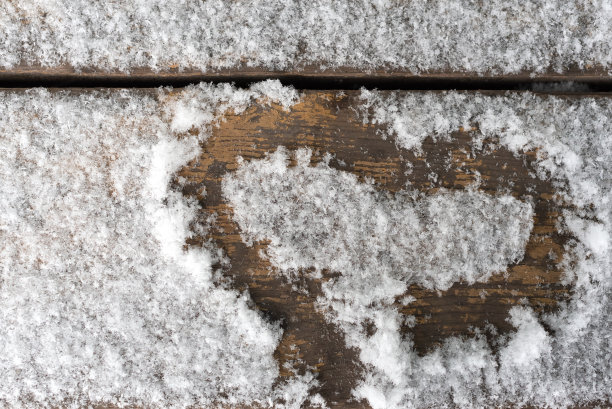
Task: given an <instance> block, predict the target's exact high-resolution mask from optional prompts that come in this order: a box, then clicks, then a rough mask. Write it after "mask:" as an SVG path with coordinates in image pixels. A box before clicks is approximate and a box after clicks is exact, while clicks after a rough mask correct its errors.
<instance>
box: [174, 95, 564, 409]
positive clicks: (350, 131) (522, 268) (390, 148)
mask: <svg viewBox="0 0 612 409" xmlns="http://www.w3.org/2000/svg"><path fill="white" fill-rule="evenodd" d="M357 96H358V93H357V92H351V91H348V92H337V91H306V92H304V94H303V97H302V100H301V102H300V103H298V104H297V105H295V106H294V107H292V109H291V111H290V112H285V111H283V110H282V108H280V107H278V106H272V107H268V106H265V105H263V104H262V105H256V106H253V107H251V108H249V109H248V110H246V112H244V113H242V114H240V115H233V114H231V113H230V114H228V115H226V116H225V119H224V121H223V122H222V123H220V125H219V126H218V127H217V128H215V129H214V131H213V134H212V136H211V137H210V138H209V139H208V141H207V142H206V143H205V144H204V145H203V150H202V153H201V155H200V156H199V157H198V158H197V159H195V160H193V161H192V162H191V163H190V164H189V165H188V166H186V167H185V168H183V169H182V170H181V171H180V172H179V176H181V177H183V178H185V180H186V184H185V185H184V187H183V188H182V189H183V192H184V194H185V195H187V196H191V197H196V198H197V199H198V200H199V201H200V204H201V206H202V211H201V215H200V217H202V218H208V217H209V216H210V215H211V214H213V213H214V214H216V217H217V218H216V223H215V227H214V228H213V229H212V230H211V231H210V233H209V235H208V236H207V237H198V238H195V239H193V240H190V242H189V243H188V244H189V245H193V246H197V245H201V243H203V242H204V241H207V240H212V241H214V242H215V243H216V244H217V245H218V246H219V247H220V248H222V249H223V250H224V251H225V252H226V254H227V256H228V258H229V260H230V266H229V267H226V268H225V269H224V272H225V274H226V275H227V276H228V277H230V278H231V279H232V281H233V283H234V285H235V286H236V287H237V288H240V289H244V290H246V291H248V292H249V293H250V294H251V297H252V299H253V301H254V303H255V304H256V306H257V307H258V308H259V309H260V310H261V311H263V312H264V314H265V315H266V316H268V317H269V318H270V319H273V320H281V321H282V327H283V328H284V336H283V339H282V341H281V343H280V345H279V347H278V349H277V351H276V358H277V359H278V361H279V363H280V364H281V368H283V366H282V365H283V364H284V363H286V362H290V361H293V360H296V358H297V359H299V360H300V361H301V364H300V365H299V367H298V368H295V369H297V370H303V369H304V368H305V367H309V368H312V369H313V370H314V371H316V372H317V373H318V379H319V380H320V382H321V386H320V388H319V390H318V392H320V393H321V395H323V397H324V398H326V400H327V401H328V402H330V404H331V406H332V407H367V405H366V404H365V403H364V402H355V401H351V400H350V391H351V389H352V388H353V387H354V386H355V385H356V382H357V381H358V380H359V378H360V374H361V368H360V366H359V363H358V355H357V352H356V351H355V350H352V349H348V348H347V347H346V346H345V345H344V341H343V336H342V334H341V333H339V332H338V331H337V330H336V328H334V326H333V325H330V324H329V323H327V322H326V321H325V319H324V317H323V315H321V314H320V313H319V312H318V310H317V307H316V303H315V301H316V298H317V296H318V295H319V294H320V291H321V290H320V289H321V282H322V281H321V280H311V279H306V278H303V279H302V282H301V283H300V287H302V288H306V289H308V293H307V294H306V293H304V292H298V291H294V290H293V289H292V285H291V284H289V283H287V282H286V281H284V280H283V279H281V278H279V277H278V276H277V274H276V273H275V271H274V269H273V268H272V267H271V266H270V264H269V262H268V261H267V260H265V259H264V258H262V257H260V255H259V254H260V250H262V249H264V248H265V246H266V243H255V244H254V245H253V246H252V247H249V246H247V245H245V244H244V243H243V242H242V240H241V237H240V229H239V228H238V226H237V225H236V224H235V223H234V222H233V221H232V209H231V207H230V206H228V204H227V203H225V202H224V200H223V198H222V194H221V181H222V178H223V177H224V175H226V174H227V173H228V172H232V171H234V170H236V168H237V160H236V158H237V157H238V156H242V157H243V158H245V159H247V160H249V159H256V158H263V157H265V155H266V153H268V152H272V151H274V150H276V148H277V147H278V146H279V145H283V146H285V147H286V148H288V149H289V150H293V149H297V148H299V147H309V148H312V149H313V150H315V151H316V154H315V155H314V156H313V161H314V162H316V161H318V160H320V159H321V156H322V155H323V154H324V153H326V152H329V153H332V154H334V155H335V157H334V159H333V160H332V161H331V162H330V165H331V166H333V167H335V168H337V169H340V170H343V171H347V172H351V173H354V174H356V175H357V176H358V177H360V178H366V177H367V178H372V179H374V180H375V181H376V183H377V187H378V189H381V190H387V191H389V192H397V191H398V190H400V189H403V188H405V186H406V183H407V182H408V181H409V182H410V183H411V186H412V187H413V188H416V189H419V190H422V191H424V192H435V191H436V190H437V189H439V188H441V187H444V188H448V189H464V188H465V187H466V185H468V184H470V183H472V182H473V181H474V180H475V178H476V172H478V173H479V174H480V178H481V181H482V182H481V185H480V189H482V190H483V191H486V192H491V193H494V192H496V191H498V189H500V188H501V189H508V190H509V191H510V192H511V193H512V194H513V195H514V196H515V197H517V198H519V199H520V198H521V197H523V196H524V195H526V194H530V195H532V196H533V198H534V203H535V215H534V228H533V230H532V233H531V237H530V238H529V242H528V245H527V248H526V252H525V257H524V259H523V260H522V261H520V262H519V263H517V264H515V265H512V266H510V267H509V269H508V271H507V273H505V274H498V275H495V276H494V277H492V278H491V279H490V280H488V281H487V282H486V283H478V284H475V285H469V286H468V285H465V284H461V283H458V284H455V285H454V286H452V287H451V288H450V289H449V290H448V291H442V292H436V291H429V290H426V289H424V288H420V287H419V286H416V285H414V286H412V287H411V288H410V289H409V293H410V294H411V295H413V296H414V297H416V302H414V303H412V304H409V305H408V306H401V305H400V304H399V303H398V307H400V308H401V311H402V313H404V314H408V315H414V316H415V317H416V325H415V326H414V327H413V328H404V331H405V332H406V333H407V334H408V333H411V334H412V336H413V338H414V342H415V347H416V349H417V351H418V352H419V353H421V354H422V353H425V352H427V351H429V350H431V349H432V348H434V347H435V346H436V345H439V344H440V343H441V342H442V341H443V340H444V339H445V338H446V337H448V336H451V335H465V336H469V335H470V334H472V333H473V332H474V329H475V328H476V329H477V328H480V329H482V328H484V327H485V326H487V325H492V326H493V327H495V328H496V330H497V331H498V332H499V333H505V332H508V331H509V330H511V329H512V327H511V326H510V324H509V323H508V322H507V321H506V319H507V317H508V310H509V309H510V308H511V307H512V306H513V305H517V304H519V303H528V304H529V305H531V306H533V307H534V308H535V309H536V310H538V311H542V312H547V311H552V310H554V309H555V308H556V306H557V304H558V302H559V301H561V300H567V299H568V297H569V296H570V295H571V288H568V287H565V286H563V285H561V284H560V277H561V273H562V272H561V271H559V270H558V269H557V267H556V263H557V262H558V261H560V260H561V259H562V257H563V245H564V243H565V242H566V241H567V240H568V239H569V237H567V236H564V235H563V234H560V233H559V232H557V230H556V228H555V223H556V222H557V220H558V217H559V214H560V211H561V210H562V209H561V208H560V205H558V204H555V201H554V200H553V195H554V194H555V191H554V189H553V187H552V186H551V184H550V183H549V182H547V181H542V180H540V179H538V178H536V177H534V176H533V173H532V172H531V170H532V169H533V167H532V163H533V161H534V158H535V152H525V153H524V155H521V156H519V157H515V156H514V155H513V154H511V153H510V152H509V151H507V150H504V149H489V150H487V149H485V152H481V153H479V154H477V155H474V154H473V152H472V148H471V146H470V144H469V141H470V139H471V132H477V131H478V130H477V129H457V130H456V131H455V132H454V133H453V135H452V136H453V138H452V141H450V142H437V143H433V141H432V140H431V139H427V140H426V141H425V143H424V146H423V150H424V153H423V154H422V155H421V156H415V155H414V154H413V153H412V152H409V151H406V150H403V149H398V148H397V147H396V145H395V144H394V142H393V141H392V140H390V139H388V140H384V139H382V138H381V136H380V131H381V128H380V127H378V126H373V125H364V124H363V123H362V121H361V120H360V119H359V118H357V116H356V113H355V110H354V108H355V107H356V106H357V105H358V104H359V101H358V99H357ZM193 132H197V131H195V130H193ZM409 164H412V172H411V173H409V174H408V172H406V171H407V170H408V166H409ZM433 174H435V175H437V177H432V175H433ZM202 187H205V191H206V195H205V196H202V195H200V194H199V192H201V191H202ZM530 192H531V193H530ZM533 192H535V193H533ZM333 274H341V272H330V273H328V274H327V275H324V277H323V280H325V279H328V278H329V277H331V276H332V275H333ZM281 375H282V376H283V377H288V376H291V371H290V370H287V369H281Z"/></svg>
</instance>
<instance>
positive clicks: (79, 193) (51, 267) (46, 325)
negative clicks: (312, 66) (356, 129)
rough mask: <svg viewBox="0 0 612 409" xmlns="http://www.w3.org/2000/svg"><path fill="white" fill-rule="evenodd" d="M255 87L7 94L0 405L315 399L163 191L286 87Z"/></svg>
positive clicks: (2, 121) (187, 203)
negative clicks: (282, 362)
mask: <svg viewBox="0 0 612 409" xmlns="http://www.w3.org/2000/svg"><path fill="white" fill-rule="evenodd" d="M3 7H7V5H6V4H5V5H4V6H3ZM268 88H269V89H274V90H275V92H274V93H273V95H267V94H265V90H266V89H268ZM256 89H257V91H255V90H236V89H235V88H233V87H231V86H229V85H219V86H213V85H206V84H201V85H199V86H192V87H188V88H187V89H185V90H184V91H173V90H160V91H158V92H150V91H149V92H144V91H91V92H76V91H75V92H65V91H61V92H60V91H56V92H49V91H46V90H40V89H39V90H24V91H16V92H8V91H3V92H1V93H0V110H1V111H2V113H3V114H2V115H1V116H0V214H1V216H0V243H1V245H0V274H1V275H0V350H1V351H2V354H1V355H0V402H1V405H2V406H8V407H32V406H44V407H60V406H62V407H64V406H70V407H83V406H85V405H87V404H89V403H110V404H114V405H120V406H126V405H140V406H146V407H169V406H173V407H186V406H205V405H210V404H212V403H215V402H216V403H227V404H234V405H235V404H240V403H252V402H260V403H262V404H267V402H273V401H277V402H280V401H279V399H281V400H282V399H283V398H284V396H283V394H285V392H286V390H287V388H293V389H292V390H300V395H299V397H296V398H295V399H294V400H293V401H291V402H287V403H288V405H289V404H290V405H292V406H291V407H297V406H299V404H300V402H299V401H298V400H299V399H302V400H303V399H305V398H306V397H307V390H308V388H309V387H310V386H312V385H314V384H316V380H315V379H313V378H312V375H309V376H310V377H307V378H306V379H304V380H302V379H301V378H300V377H295V378H294V379H293V380H292V381H291V382H290V384H287V385H285V384H282V383H281V385H280V386H279V387H280V389H279V390H276V389H275V387H274V385H273V383H274V382H275V381H276V379H277V376H278V374H279V370H278V367H277V363H276V362H275V360H274V358H273V352H274V350H275V348H276V346H277V344H278V341H279V339H280V336H281V330H280V328H279V327H278V325H277V324H275V323H270V322H268V321H266V320H265V319H264V318H263V317H262V316H261V314H260V313H259V312H257V311H256V310H254V309H252V308H251V307H250V305H251V301H250V299H249V297H248V295H246V294H242V293H239V292H237V291H234V290H231V289H230V288H228V287H227V286H226V285H225V284H222V283H220V282H218V280H216V279H215V272H214V271H213V269H212V265H213V264H214V263H215V262H216V261H218V259H219V252H218V249H216V248H214V246H213V245H212V244H208V245H206V246H204V247H188V248H186V247H185V239H186V238H188V237H190V236H192V235H193V234H194V231H193V229H192V227H191V226H190V225H191V224H192V223H195V220H196V213H197V212H198V204H197V202H196V201H192V200H188V199H186V198H185V197H184V196H182V195H181V194H180V192H177V191H175V190H172V189H170V182H171V179H172V176H173V174H175V172H177V171H178V170H179V169H180V168H181V167H182V166H184V165H185V164H186V163H187V162H188V161H189V160H190V159H192V158H193V157H194V156H196V155H197V154H198V152H199V149H200V148H199V146H200V143H201V142H203V141H204V140H205V139H206V137H207V135H208V134H209V133H208V128H207V127H209V126H211V123H212V121H213V120H218V119H219V117H220V115H221V114H223V112H225V111H227V110H230V109H231V110H233V111H235V112H240V111H241V110H244V109H245V108H246V107H247V106H248V105H249V104H250V103H252V102H253V101H254V100H255V99H257V98H269V99H274V98H276V97H278V96H279V95H281V94H282V92H281V91H282V90H281V88H279V84H278V83H277V82H268V83H265V84H260V85H258V86H257V87H256ZM294 92H295V91H293V90H289V89H287V90H285V91H284V93H285V95H290V96H291V95H293V94H294ZM293 97H295V95H293ZM279 103H281V104H282V103H285V104H288V103H289V102H287V101H286V100H285V101H279ZM185 107H189V108H185ZM186 112H187V113H186ZM192 126H195V127H199V128H200V131H201V132H200V136H191V135H189V134H181V135H177V134H176V132H180V131H184V130H186V129H189V128H190V127H192ZM196 227H197V228H198V229H200V230H202V231H205V229H206V226H196ZM307 375H308V374H307ZM313 400H314V401H320V397H314V398H313ZM281 403H282V402H281ZM281 406H282V405H281Z"/></svg>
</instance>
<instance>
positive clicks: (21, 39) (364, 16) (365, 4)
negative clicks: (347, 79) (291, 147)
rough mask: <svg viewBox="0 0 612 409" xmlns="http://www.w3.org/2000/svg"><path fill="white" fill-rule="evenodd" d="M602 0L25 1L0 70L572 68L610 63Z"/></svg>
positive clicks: (3, 29) (3, 20)
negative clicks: (547, 0)
mask: <svg viewBox="0 0 612 409" xmlns="http://www.w3.org/2000/svg"><path fill="white" fill-rule="evenodd" d="M611 22H612V4H611V3H610V1H609V0H568V1H564V2H559V1H549V2H541V1H537V0H528V1H524V0H510V1H502V0H493V1H486V2H480V1H464V0H427V1H426V0H411V1H400V0H358V1H353V0H335V1H333V2H330V1H324V0H313V1H309V2H307V3H304V2H302V1H298V0H240V1H232V2H228V1H225V0H209V1H205V2H203V1H199V0H177V1H173V2H171V3H169V2H166V1H162V0H137V1H132V0H118V1H113V2H91V1H86V0H69V1H59V0H23V1H19V2H12V1H4V2H2V3H1V4H0V67H1V68H6V69H8V68H13V67H15V66H17V65H20V64H21V65H23V66H26V67H58V66H62V65H68V66H71V67H74V68H76V69H85V68H87V69H94V70H96V71H121V72H130V71H135V70H136V69H139V68H148V69H152V70H155V71H158V70H161V71H168V70H170V69H178V70H179V71H180V70H201V71H210V70H218V69H224V68H225V69H240V68H243V67H247V68H250V67H258V68H263V69H268V70H293V69H297V70H299V69H303V68H305V67H307V66H310V67H316V68H318V69H332V70H333V69H337V68H339V67H347V68H351V69H355V70H360V71H361V70H374V69H381V70H389V69H399V70H403V71H406V72H409V73H422V72H440V71H454V72H475V73H479V74H500V73H504V74H509V73H524V72H527V73H542V72H568V71H569V70H570V69H575V68H578V69H581V70H584V69H592V68H595V69H602V70H603V71H607V70H609V69H610V65H611V63H612V52H611V48H610V41H609V39H610V38H611V37H612V24H611Z"/></svg>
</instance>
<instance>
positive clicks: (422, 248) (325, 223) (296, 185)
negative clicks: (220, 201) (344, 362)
mask: <svg viewBox="0 0 612 409" xmlns="http://www.w3.org/2000/svg"><path fill="white" fill-rule="evenodd" d="M361 96H362V99H363V106H362V107H361V115H362V119H363V121H364V122H371V123H377V124H381V125H384V128H383V129H386V130H387V131H386V133H384V131H383V136H384V137H391V138H394V139H395V141H396V143H397V145H398V146H400V147H403V148H405V149H410V150H413V151H415V152H417V153H418V152H419V151H420V149H421V143H422V142H423V140H424V139H425V137H426V136H433V137H434V139H449V138H452V132H453V131H454V130H458V129H459V128H460V127H464V128H465V129H474V131H473V132H472V134H473V139H472V145H473V150H474V153H475V154H476V157H477V154H478V152H479V150H480V149H482V146H483V144H484V143H485V139H486V142H487V144H489V145H490V144H491V143H493V144H496V145H497V146H499V147H504V148H506V149H509V150H511V151H512V152H514V153H516V154H517V155H520V154H521V152H523V151H525V150H534V149H538V158H537V160H536V172H537V175H538V177H540V178H543V179H548V180H550V181H551V182H552V183H553V185H554V186H555V188H556V190H557V193H558V195H559V200H563V201H566V202H568V203H570V204H572V205H573V206H568V207H567V208H568V209H572V210H566V211H564V214H563V217H562V223H560V225H559V226H558V229H560V230H562V231H564V232H566V233H569V234H570V235H571V236H573V237H574V238H573V239H571V240H570V241H569V242H568V243H567V245H566V247H565V255H564V259H563V261H562V265H561V268H562V270H563V271H564V280H565V283H567V284H569V285H572V286H573V298H572V299H571V301H570V302H568V303H567V304H565V305H562V306H561V308H560V309H559V310H558V311H557V312H554V313H551V314H547V315H541V316H538V314H536V313H535V312H534V311H533V310H532V309H531V308H530V307H529V306H528V305H524V306H516V307H513V308H512V309H511V310H510V316H509V317H508V319H509V321H510V323H511V324H512V325H513V326H514V327H515V328H516V331H515V332H513V333H511V334H509V335H508V336H501V337H497V339H496V340H495V342H494V350H492V349H491V346H490V345H489V344H488V343H487V342H486V339H485V337H484V336H483V335H476V336H475V337H472V338H457V337H450V338H447V340H446V341H445V342H444V344H443V345H442V346H440V347H437V348H434V349H433V350H432V351H431V352H429V353H427V354H426V355H424V356H419V355H417V354H416V352H415V350H414V348H413V344H412V340H411V337H410V334H409V333H408V334H406V335H402V334H401V332H400V327H401V326H402V323H403V322H404V320H408V321H410V317H402V316H401V315H400V313H399V311H398V309H397V303H395V301H396V300H397V298H398V296H400V295H402V294H404V293H405V292H406V291H407V290H408V286H409V284H412V283H418V284H421V285H423V286H426V287H428V288H434V289H435V288H438V289H446V288H448V287H449V286H450V285H451V284H453V283H454V282H458V281H464V282H467V283H473V282H475V281H477V280H486V279H487V278H488V277H489V275H490V274H491V273H492V272H495V271H503V270H505V269H506V267H507V265H508V264H509V263H512V262H515V261H518V260H520V259H521V258H522V255H523V251H524V247H525V244H526V242H527V239H528V237H529V234H530V230H531V227H532V217H533V210H532V207H531V205H530V200H529V198H528V197H527V198H521V199H517V198H513V197H511V196H507V195H504V194H501V193H500V194H497V195H495V196H492V195H487V194H485V193H481V192H479V191H478V190H477V189H476V187H471V188H468V189H466V190H463V191H455V192H450V191H440V192H438V193H436V194H434V195H430V196H423V195H422V194H420V193H418V192H414V191H412V190H411V189H410V188H409V187H408V186H407V187H406V189H405V190H404V191H401V192H399V193H397V194H395V195H390V194H386V193H381V192H377V191H376V189H375V187H374V186H373V185H371V184H370V183H363V182H359V181H358V180H357V178H356V177H355V176H353V175H351V174H349V173H347V172H343V171H338V170H335V169H332V168H330V167H329V166H328V165H327V163H326V162H325V161H324V162H323V163H320V164H318V165H315V166H312V165H311V164H310V152H309V151H308V150H298V151H295V152H294V153H292V155H293V156H294V159H295V160H296V165H295V166H294V167H290V166H288V163H289V157H290V154H289V152H287V151H286V150H284V149H283V148H281V149H279V150H278V151H277V152H275V153H273V154H271V155H269V156H268V157H267V158H265V159H260V160H253V161H251V162H243V163H242V165H241V167H240V168H239V169H238V171H237V172H236V173H235V174H228V175H227V176H226V177H225V179H224V182H223V192H224V195H225V197H226V198H227V200H228V201H229V203H230V204H231V205H232V207H233V208H234V218H235V220H236V221H237V222H238V224H239V225H240V227H241V229H242V230H243V235H244V241H245V242H246V243H251V242H252V241H253V240H269V242H270V244H269V245H268V249H267V251H266V252H265V254H264V256H266V257H268V258H269V260H270V262H271V263H272V265H273V266H275V267H276V269H277V270H278V271H280V272H281V273H283V274H284V275H285V276H286V277H288V279H290V280H291V279H292V278H293V277H295V276H296V275H298V274H300V273H304V272H305V271H310V270H311V269H312V270H313V272H312V273H309V274H314V275H315V276H316V274H317V273H318V272H320V271H321V270H323V269H328V270H330V271H332V272H338V273H341V274H340V275H339V276H337V277H332V278H329V279H328V280H327V281H325V282H324V284H323V295H322V296H321V297H320V298H319V300H318V304H319V308H320V309H321V311H323V312H325V313H326V316H327V319H328V320H329V321H331V322H332V323H335V324H336V325H338V326H339V327H340V328H341V329H342V330H343V332H344V334H345V339H346V342H347V345H348V346H351V347H355V348H357V349H358V350H359V352H360V355H359V356H360V359H361V361H362V363H363V364H364V366H365V368H366V373H365V375H364V379H363V380H362V382H361V383H360V384H359V385H358V386H357V387H356V388H355V389H354V391H353V394H354V396H355V397H357V398H363V399H366V400H367V401H368V403H369V404H370V405H371V406H372V407H374V408H413V407H455V406H458V407H465V408H480V407H501V406H507V405H518V406H522V405H526V404H531V405H540V406H551V407H566V406H569V405H576V404H581V403H586V402H592V401H597V400H601V401H608V402H609V401H611V400H612V395H611V391H612V375H611V374H612V366H611V365H612V364H611V363H612V359H611V358H612V357H611V356H610V351H611V346H612V345H610V342H611V339H612V337H610V328H611V327H612V326H611V324H612V322H611V321H610V320H611V318H610V317H611V315H610V313H611V312H612V308H611V303H610V292H611V290H612V289H611V284H612V283H611V271H612V251H611V250H610V245H609V241H610V236H611V232H612V226H611V222H612V213H611V199H612V168H611V166H612V165H611V163H612V121H611V120H610V118H612V102H611V101H610V100H609V99H608V98H571V99H565V98H561V97H552V96H537V95H535V94H531V93H508V94H506V95H496V96H492V95H485V94H480V93H457V92H442V93H439V92H437V93H426V92H399V91H398V92H375V91H366V90H363V91H362V95H361ZM489 147H490V146H489ZM404 299H405V300H406V302H410V300H411V297H405V298H404Z"/></svg>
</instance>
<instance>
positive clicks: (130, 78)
mask: <svg viewBox="0 0 612 409" xmlns="http://www.w3.org/2000/svg"><path fill="white" fill-rule="evenodd" d="M268 78H275V79H280V80H285V81H291V82H298V81H327V82H330V83H334V84H342V82H343V81H346V82H351V81H365V82H373V83H374V82H375V83H382V84H383V85H384V84H385V82H387V83H389V84H395V83H398V82H399V83H400V84H401V83H402V82H403V83H405V84H408V85H412V86H415V85H418V84H419V83H420V82H427V81H453V82H456V83H458V84H461V83H465V84H469V83H478V84H486V83H495V84H498V85H500V86H504V85H506V86H507V85H511V84H514V83H531V82H538V81H543V82H547V81H576V82H589V83H593V84H600V85H608V86H609V85H610V84H612V75H611V72H610V70H608V69H605V68H603V67H601V66H596V65H593V66H588V67H586V68H584V69H580V68H578V67H568V68H567V69H566V70H565V71H564V72H556V71H553V70H549V71H543V72H537V73H534V72H530V71H523V72H519V73H515V74H497V73H492V72H489V73H487V72H467V71H450V70H449V71H424V72H419V73H414V72H411V71H409V70H402V69H392V68H385V67H380V68H378V69H371V70H361V69H357V68H354V67H339V68H334V69H331V68H321V67H320V66H319V65H307V66H303V67H298V68H292V69H287V70H269V69H266V68H263V67H250V66H247V65H243V66H236V67H234V68H232V69H209V70H206V71H201V70H195V69H180V68H179V67H178V66H168V67H165V68H162V69H160V70H158V71H153V70H152V69H150V68H147V67H139V68H138V67H137V68H133V69H131V70H129V71H116V70H115V71H109V70H103V69H99V68H96V67H91V68H84V69H75V68H74V67H72V66H70V65H62V66H57V67H42V66H37V65H28V64H21V65H18V66H16V67H14V68H12V69H0V81H3V82H6V83H10V82H11V81H15V82H18V81H26V82H30V83H41V85H45V86H49V85H51V86H52V83H53V82H55V83H57V84H60V85H61V86H70V85H71V83H73V82H74V83H77V84H81V82H83V81H96V82H97V83H99V85H100V86H104V82H112V83H121V84H126V85H128V84H138V83H139V82H143V83H147V82H156V83H170V82H173V81H178V82H182V83H194V82H200V81H247V82H248V81H252V82H255V81H261V80H265V79H268ZM338 88H342V87H341V86H339V87H338Z"/></svg>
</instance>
